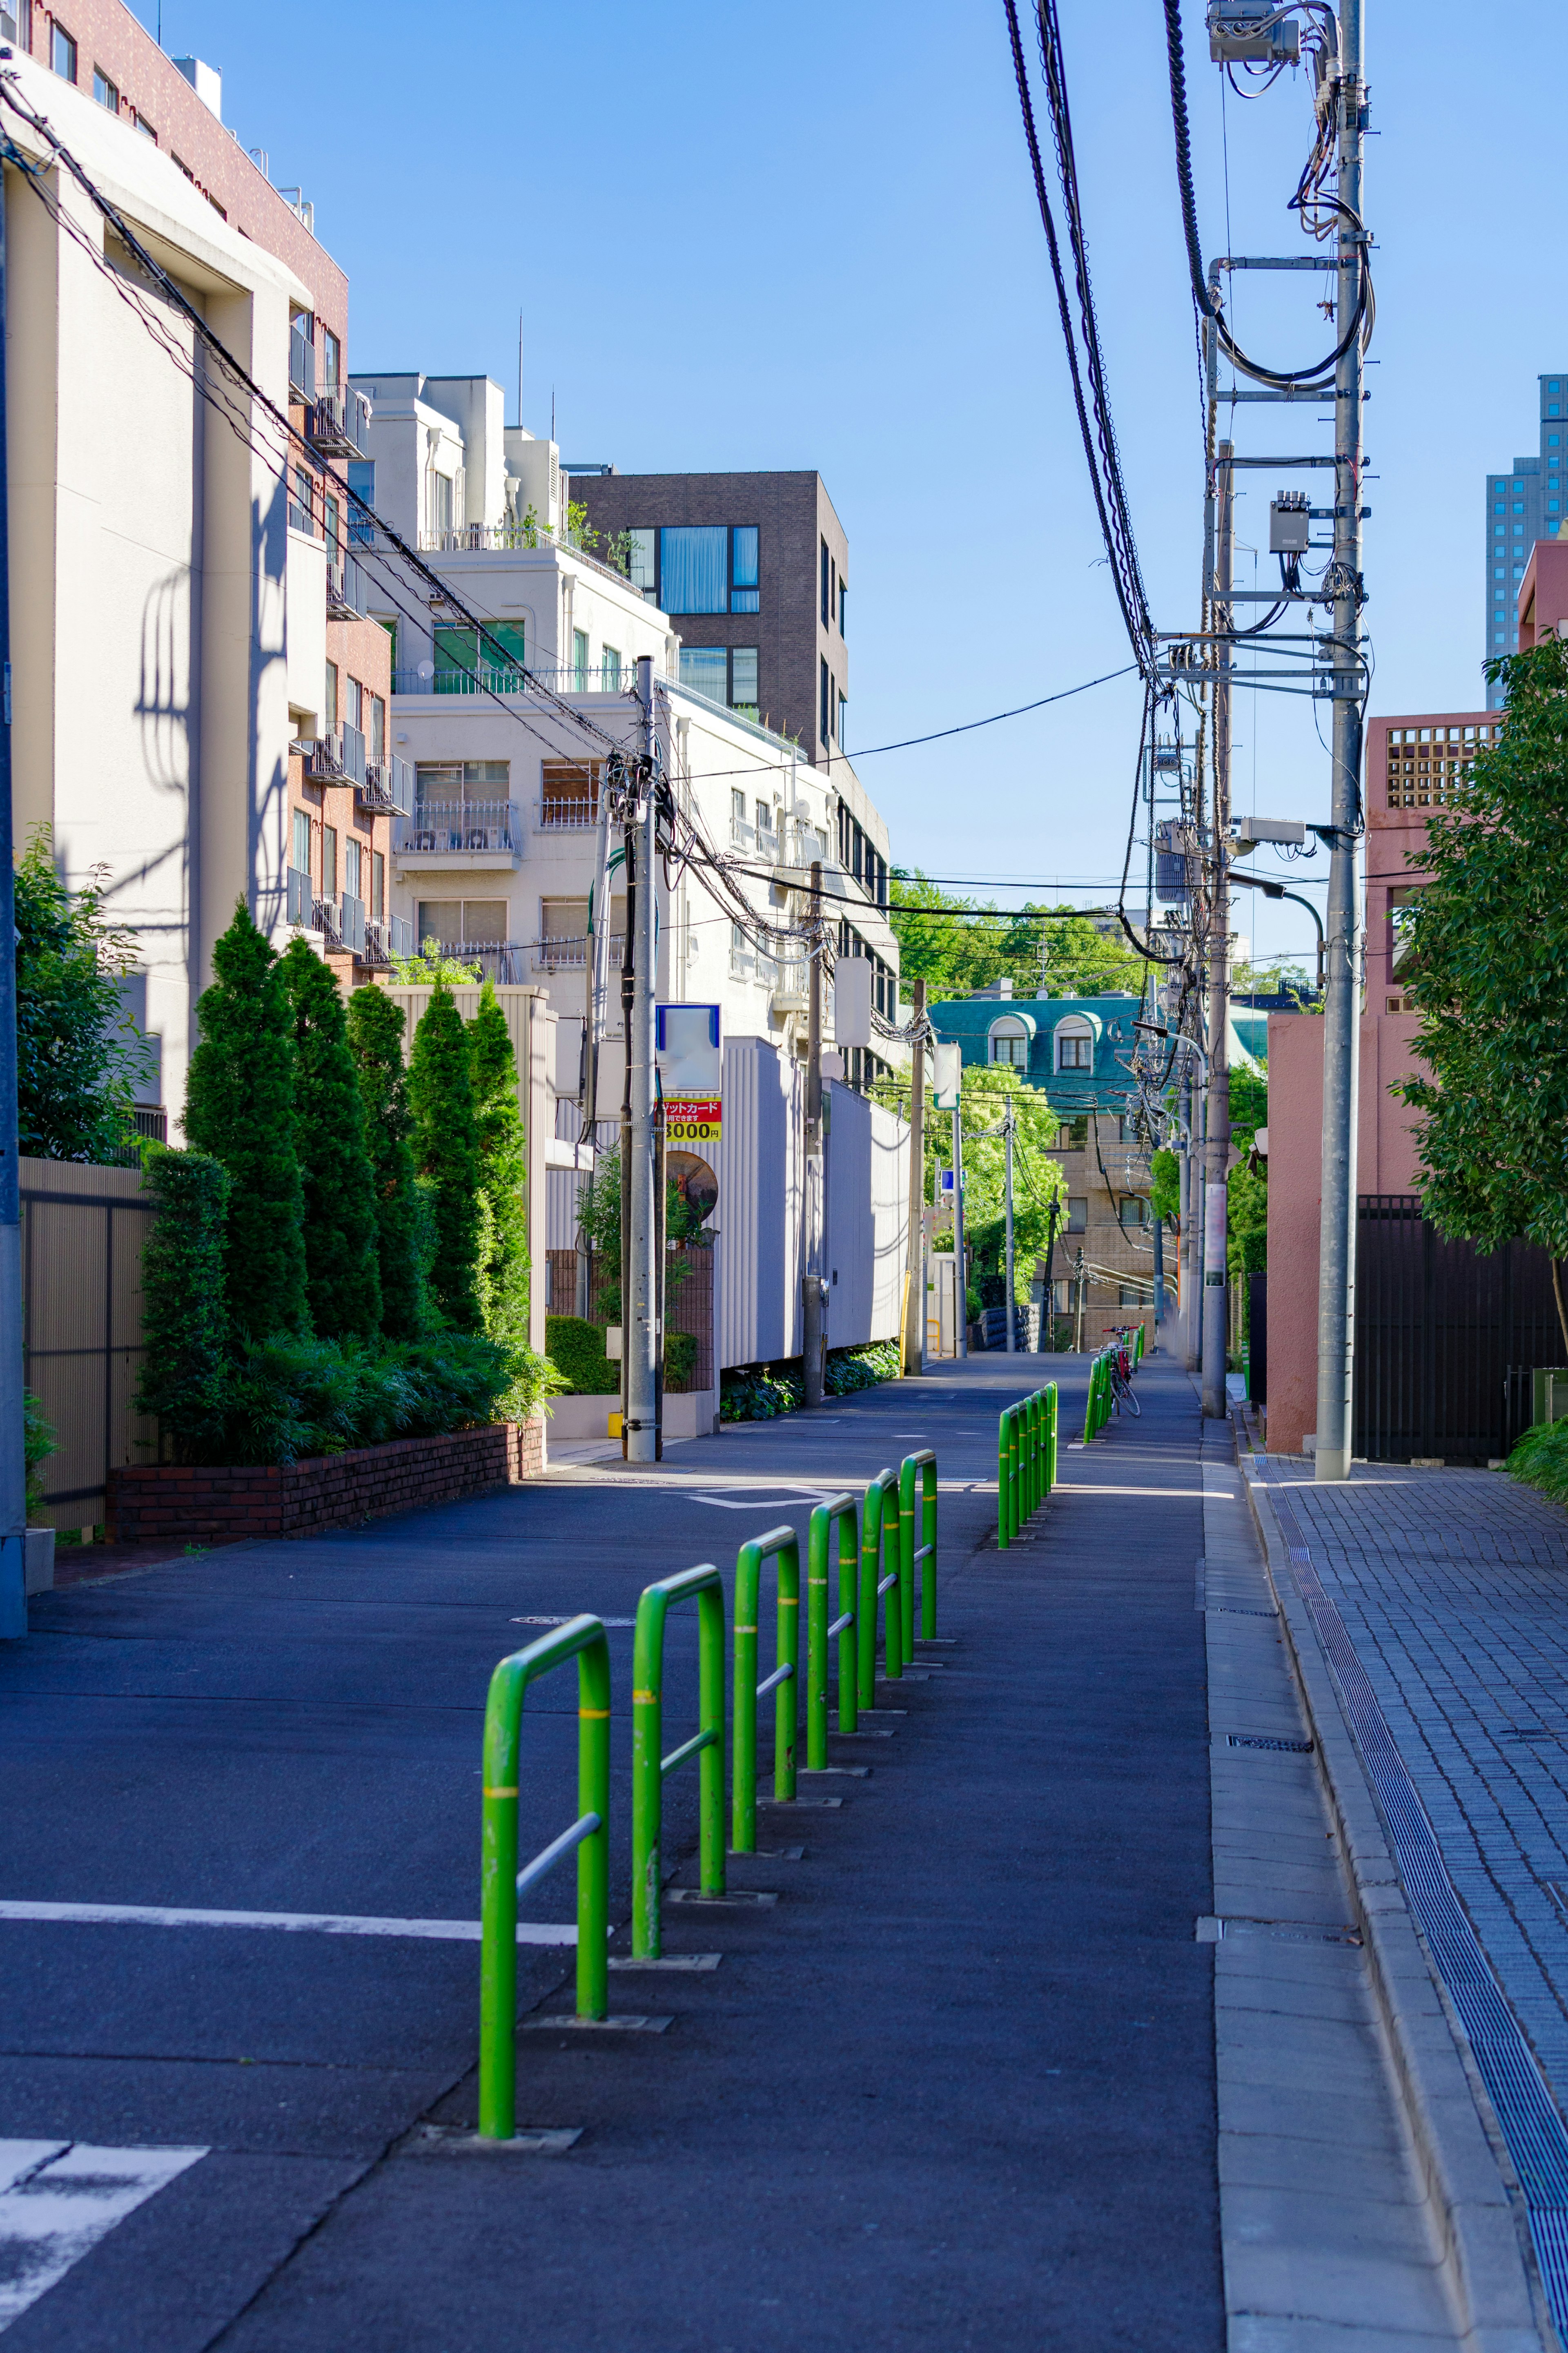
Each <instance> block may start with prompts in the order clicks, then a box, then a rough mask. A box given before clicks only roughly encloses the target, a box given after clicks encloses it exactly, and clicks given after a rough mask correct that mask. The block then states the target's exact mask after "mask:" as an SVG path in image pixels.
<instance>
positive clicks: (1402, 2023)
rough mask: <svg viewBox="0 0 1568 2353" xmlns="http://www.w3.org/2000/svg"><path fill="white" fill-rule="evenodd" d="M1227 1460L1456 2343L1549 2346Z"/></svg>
mask: <svg viewBox="0 0 1568 2353" xmlns="http://www.w3.org/2000/svg"><path fill="white" fill-rule="evenodd" d="M1237 1470H1238V1471H1239V1472H1240V1474H1241V1481H1242V1485H1243V1488H1244V1490H1245V1492H1246V1495H1247V1505H1248V1508H1249V1510H1250V1511H1251V1514H1252V1517H1253V1522H1254V1525H1256V1527H1257V1530H1258V1541H1259V1543H1260V1544H1261V1546H1262V1548H1263V1556H1264V1561H1265V1564H1266V1567H1267V1572H1268V1582H1269V1585H1270V1587H1271V1588H1272V1589H1273V1593H1274V1598H1275V1600H1276V1602H1277V1603H1278V1605H1279V1620H1280V1626H1281V1629H1282V1630H1283V1633H1284V1637H1285V1648H1286V1653H1287V1655H1288V1657H1289V1662H1290V1668H1291V1672H1292V1673H1293V1675H1294V1677H1295V1680H1296V1686H1297V1689H1298V1691H1299V1693H1300V1698H1301V1704H1302V1707H1303V1709H1304V1711H1305V1714H1306V1716H1307V1722H1308V1726H1309V1729H1310V1732H1311V1735H1312V1737H1313V1739H1314V1740H1315V1742H1316V1744H1317V1748H1316V1754H1317V1758H1318V1769H1319V1772H1320V1775H1321V1779H1322V1782H1323V1788H1324V1794H1325V1796H1326V1798H1327V1799H1328V1804H1329V1810H1330V1814H1331V1818H1332V1820H1333V1822H1334V1825H1335V1828H1336V1830H1337V1831H1338V1834H1339V1839H1340V1845H1341V1849H1342V1852H1343V1854H1344V1857H1345V1861H1346V1863H1347V1865H1348V1866H1349V1870H1350V1875H1351V1886H1352V1895H1353V1898H1354V1902H1355V1908H1356V1917H1357V1924H1358V1926H1359V1927H1360V1930H1361V1935H1362V1941H1363V1947H1364V1949H1365V1952H1366V1957H1367V1964H1368V1968H1369V1971H1370V1975H1371V1979H1372V1987H1373V1999H1374V2000H1375V2001H1376V2004H1377V2008H1378V2013H1379V2016H1380V2018H1381V2021H1382V2023H1383V2028H1384V2035H1385V2037H1386V2041H1387V2045H1388V2051H1389V2054H1390V2058H1391V2061H1392V2068H1393V2076H1394V2092H1395V2096H1396V2098H1397V2101H1398V2104H1399V2107H1400V2110H1401V2113H1402V2116H1403V2118H1404V2122H1405V2129H1406V2130H1407V2132H1408V2133H1409V2136H1410V2140H1411V2145H1412V2149H1413V2152H1414V2155H1415V2162H1416V2166H1417V2168H1418V2171H1419V2173H1420V2176H1421V2179H1422V2183H1423V2186H1424V2188H1425V2189H1426V2196H1427V2199H1428V2200H1429V2203H1430V2208H1431V2213H1432V2218H1433V2220H1434V2221H1435V2223H1436V2226H1437V2236H1438V2239H1439V2242H1440V2256H1439V2262H1440V2268H1441V2271H1442V2273H1443V2276H1444V2283H1445V2286H1446V2288H1447V2294H1448V2300H1449V2304H1450V2306H1451V2308H1452V2310H1453V2312H1454V2315H1455V2319H1456V2323H1457V2326H1458V2330H1459V2341H1460V2343H1461V2344H1462V2345H1463V2346H1465V2347H1466V2348H1468V2353H1541V2348H1542V2347H1547V2348H1552V2353H1559V2348H1561V2344H1562V2340H1561V2339H1560V2337H1558V2335H1557V2332H1556V2329H1555V2327H1553V2325H1552V2316H1551V2311H1550V2307H1549V2306H1548V2304H1547V2301H1546V2294H1545V2290H1544V2287H1543V2286H1542V2279H1541V2274H1540V2272H1539V2270H1538V2268H1537V2265H1536V2262H1535V2253H1534V2249H1533V2246H1532V2244H1531V2234H1530V2220H1529V2213H1528V2210H1527V2208H1526V2204H1525V2200H1524V2194H1523V2191H1522V2190H1521V2188H1520V2185H1519V2181H1518V2179H1517V2177H1516V2175H1515V2173H1514V2169H1513V2164H1512V2161H1511V2159H1510V2156H1509V2153H1508V2149H1507V2147H1506V2144H1505V2143H1504V2141H1503V2137H1502V2134H1501V2131H1500V2128H1499V2126H1498V2123H1497V2119H1496V2116H1495V2115H1494V2114H1493V2111H1492V2105H1491V2102H1490V2100H1489V2098H1488V2096H1487V2093H1486V2090H1485V2087H1484V2085H1483V2084H1482V2083H1481V2080H1480V2077H1479V2074H1478V2073H1477V2071H1476V2066H1475V2062H1474V2060H1473V2059H1472V2057H1471V2055H1470V2050H1469V2044H1468V2040H1467V2038H1466V2035H1465V2031H1464V2029H1463V2027H1462V2026H1461V2025H1460V2023H1459V2021H1458V2018H1457V2017H1456V2016H1455V2014H1454V2011H1453V2009H1452V2006H1451V2004H1450V2003H1449V2000H1448V1997H1447V1989H1445V1987H1444V1985H1443V1982H1442V1979H1441V1977H1440V1976H1439V1974H1438V1972H1437V1970H1436V1968H1435V1967H1434V1965H1433V1963H1432V1961H1431V1958H1430V1956H1429V1954H1428V1952H1427V1948H1426V1941H1425V1939H1424V1938H1423V1936H1422V1935H1421V1931H1420V1928H1419V1926H1418V1925H1417V1923H1416V1921H1415V1916H1414V1915H1413V1914H1412V1912H1411V1910H1410V1907H1409V1905H1408V1904H1407V1903H1406V1901H1405V1890H1404V1887H1403V1884H1402V1883H1401V1881H1400V1877H1399V1871H1398V1866H1397V1864H1396V1862H1394V1856H1393V1853H1392V1852H1391V1851H1390V1848H1389V1845H1388V1841H1387V1840H1386V1838H1385V1837H1384V1829H1383V1819H1382V1816H1381V1814H1380V1812H1379V1810H1378V1806H1377V1801H1376V1799H1375V1797H1374V1796H1373V1789H1372V1785H1371V1783H1370V1781H1369V1780H1368V1778H1367V1776H1366V1772H1365V1768H1364V1767H1363V1764H1362V1760H1361V1753H1360V1751H1359V1750H1358V1748H1357V1747H1356V1745H1355V1742H1354V1740H1353V1738H1352V1735H1351V1730H1350V1726H1349V1725H1348V1724H1347V1723H1346V1721H1345V1717H1344V1714H1343V1711H1342V1707H1341V1704H1340V1696H1339V1691H1338V1687H1337V1685H1336V1684H1335V1683H1334V1680H1333V1675H1332V1672H1331V1669H1330V1666H1329V1662H1328V1659H1327V1658H1326V1656H1325V1655H1324V1652H1323V1650H1322V1647H1321V1643H1320V1641H1319V1639H1318V1634H1317V1630H1316V1628H1315V1627H1314V1625H1313V1623H1312V1620H1311V1618H1310V1614H1309V1612H1308V1610H1307V1608H1306V1605H1305V1603H1304V1602H1303V1600H1302V1599H1301V1596H1300V1591H1299V1590H1298V1588H1297V1583H1296V1578H1295V1575H1294V1573H1293V1571H1292V1569H1291V1566H1290V1555H1289V1547H1288V1546H1287V1545H1286V1543H1285V1541H1284V1538H1283V1536H1282V1535H1281V1534H1280V1531H1279V1522H1278V1521H1277V1519H1276V1518H1275V1515H1274V1508H1273V1505H1272V1504H1271V1503H1270V1501H1269V1498H1268V1491H1267V1489H1266V1488H1264V1487H1263V1486H1261V1485H1260V1484H1259V1483H1258V1482H1255V1481H1254V1480H1253V1479H1252V1477H1251V1476H1250V1475H1249V1473H1248V1471H1247V1455H1246V1453H1245V1452H1244V1451H1243V1450H1242V1448H1241V1446H1240V1445H1239V1443H1238V1444H1237Z"/></svg>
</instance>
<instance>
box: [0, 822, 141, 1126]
mask: <svg viewBox="0 0 1568 2353" xmlns="http://www.w3.org/2000/svg"><path fill="white" fill-rule="evenodd" d="M14 887H15V893H16V1117H17V1132H18V1135H19V1138H20V1145H21V1149H22V1151H23V1152H24V1153H28V1154H31V1155H33V1156H34V1157H35V1158H37V1159H41V1160H89V1161H94V1162H97V1163H98V1164H99V1165H100V1166H102V1165H103V1164H104V1163H106V1162H110V1161H114V1160H119V1159H122V1158H126V1157H128V1156H129V1153H128V1147H129V1145H130V1143H131V1138H132V1123H131V1108H132V1103H133V1101H134V1099H135V1095H136V1092H137V1089H138V1087H139V1086H141V1085H142V1084H144V1083H145V1082H147V1081H148V1080H150V1079H152V1078H153V1075H154V1074H155V1072H156V1069H157V1061H156V1058H155V1055H154V1053H153V1048H152V1047H151V1045H150V1044H149V1043H148V1041H147V1039H145V1038H143V1037H142V1034H141V1032H140V1031H139V1030H138V1029H136V1027H135V1025H134V1023H133V1022H132V1020H131V1019H130V1018H129V1017H128V1015H127V1014H126V1011H125V1008H124V1006H123V1005H122V1003H121V996H120V980H121V975H122V974H124V973H127V972H130V971H131V970H132V969H133V967H134V965H135V964H136V961H137V955H138V949H137V943H136V938H135V935H134V934H133V933H132V932H131V931H130V930H128V929H127V928H125V927H123V926H121V925H118V924H113V923H106V922H105V921H104V916H103V907H104V897H105V893H104V892H103V891H102V890H100V888H99V887H98V886H97V884H95V883H89V885H88V887H87V888H86V889H85V890H82V891H72V890H71V889H70V888H69V886H68V884H67V883H65V882H64V881H61V879H60V877H59V875H58V873H57V872H56V871H55V860H54V848H53V838H52V836H51V834H50V831H49V828H47V826H44V827H41V828H39V830H38V831H37V833H35V834H34V836H33V838H32V839H31V840H30V841H29V842H28V844H27V847H26V850H25V851H24V853H23V855H22V856H21V857H20V858H19V859H18V860H17V861H16V878H15V886H14Z"/></svg>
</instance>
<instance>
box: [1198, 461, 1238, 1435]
mask: <svg viewBox="0 0 1568 2353" xmlns="http://www.w3.org/2000/svg"><path fill="white" fill-rule="evenodd" d="M1235 454H1236V452H1235V448H1234V447H1233V445H1232V444H1231V443H1230V442H1229V441H1222V442H1221V443H1220V444H1219V448H1218V449H1217V451H1216V453H1215V500H1216V504H1217V510H1218V511H1217V513H1216V515H1215V527H1216V545H1215V626H1216V628H1218V629H1219V630H1220V632H1221V635H1220V639H1219V643H1218V645H1217V647H1216V648H1215V659H1216V664H1217V667H1216V669H1215V681H1214V864H1213V870H1212V871H1213V876H1214V883H1213V889H1212V890H1211V892H1210V893H1209V937H1208V966H1209V1002H1208V1032H1209V1066H1208V1084H1207V1094H1208V1123H1207V1134H1206V1136H1205V1145H1204V1287H1203V1305H1202V1310H1201V1314H1202V1320H1203V1331H1202V1352H1203V1388H1204V1414H1205V1419H1208V1420H1210V1421H1223V1420H1224V1419H1225V1418H1226V1410H1227V1403H1226V1387H1225V1343H1226V1250H1225V1241H1226V1183H1225V1178H1226V1161H1227V1160H1228V1159H1229V1157H1230V1063H1229V1054H1228V1051H1227V1039H1228V1033H1229V1029H1230V880H1229V875H1228V873H1227V871H1226V870H1227V866H1228V863H1229V859H1230V849H1229V845H1228V839H1227V837H1228V835H1229V832H1230V672H1231V661H1232V652H1231V642H1230V638H1229V636H1228V634H1226V633H1227V632H1228V630H1229V628H1230V625H1231V606H1230V590H1231V586H1232V572H1233V568H1234V563H1235V550H1236V478H1235V470H1234V469H1233V467H1232V465H1231V459H1233V457H1234V456H1235Z"/></svg>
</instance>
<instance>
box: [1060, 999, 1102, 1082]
mask: <svg viewBox="0 0 1568 2353" xmlns="http://www.w3.org/2000/svg"><path fill="white" fill-rule="evenodd" d="M1056 1065H1057V1068H1058V1071H1092V1070H1093V1068H1094V1030H1093V1028H1092V1026H1091V1025H1090V1023H1089V1021H1087V1020H1086V1019H1085V1018H1084V1017H1083V1016H1082V1015H1081V1014H1071V1013H1069V1014H1068V1017H1067V1018H1066V1019H1065V1020H1062V1021H1058V1024H1057V1051H1056Z"/></svg>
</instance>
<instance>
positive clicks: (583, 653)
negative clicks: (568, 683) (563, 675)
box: [572, 629, 588, 694]
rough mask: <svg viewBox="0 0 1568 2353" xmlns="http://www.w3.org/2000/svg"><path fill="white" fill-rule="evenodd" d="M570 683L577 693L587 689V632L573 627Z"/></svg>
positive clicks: (583, 692) (584, 691)
mask: <svg viewBox="0 0 1568 2353" xmlns="http://www.w3.org/2000/svg"><path fill="white" fill-rule="evenodd" d="M572 685H573V689H574V692H576V693H578V694H586V693H587V691H588V632H587V630H586V629H574V630H573V632H572Z"/></svg>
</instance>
